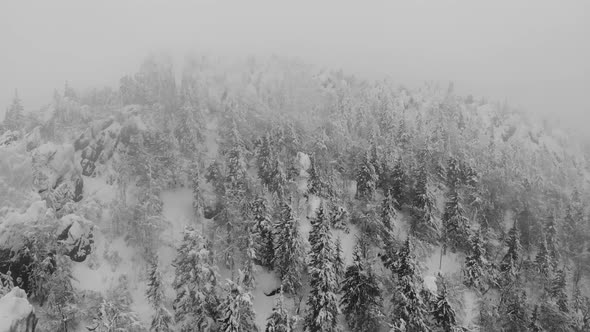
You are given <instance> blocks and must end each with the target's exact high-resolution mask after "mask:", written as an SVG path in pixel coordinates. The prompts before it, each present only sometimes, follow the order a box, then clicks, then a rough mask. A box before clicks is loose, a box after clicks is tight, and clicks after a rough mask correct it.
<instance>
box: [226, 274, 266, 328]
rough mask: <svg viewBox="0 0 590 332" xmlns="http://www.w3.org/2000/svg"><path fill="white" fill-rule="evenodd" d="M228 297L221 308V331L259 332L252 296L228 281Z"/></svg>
mask: <svg viewBox="0 0 590 332" xmlns="http://www.w3.org/2000/svg"><path fill="white" fill-rule="evenodd" d="M226 287H227V295H226V298H225V300H224V301H223V302H222V303H221V304H220V306H219V309H218V310H219V312H220V315H221V317H220V319H219V325H220V326H219V331H222V332H246V331H247V332H258V327H257V326H256V323H255V322H254V319H255V316H256V314H255V313H254V308H253V304H252V294H250V293H249V292H247V291H246V290H244V289H243V288H242V287H241V286H240V285H238V284H236V283H234V282H232V281H231V280H228V281H227V286H226Z"/></svg>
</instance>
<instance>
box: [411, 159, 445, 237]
mask: <svg viewBox="0 0 590 332" xmlns="http://www.w3.org/2000/svg"><path fill="white" fill-rule="evenodd" d="M425 154H426V152H421V154H420V159H421V160H425V159H426V157H425ZM416 177H417V179H416V184H415V188H414V198H413V200H412V207H413V213H412V214H413V218H412V223H411V225H410V233H411V234H412V236H415V237H417V238H419V239H421V240H423V241H427V242H430V243H436V242H437V241H438V240H439V230H438V225H437V222H436V220H435V218H434V209H435V204H434V198H433V197H432V196H431V194H430V193H429V191H428V172H427V170H426V165H425V162H420V164H419V165H418V170H417V174H416Z"/></svg>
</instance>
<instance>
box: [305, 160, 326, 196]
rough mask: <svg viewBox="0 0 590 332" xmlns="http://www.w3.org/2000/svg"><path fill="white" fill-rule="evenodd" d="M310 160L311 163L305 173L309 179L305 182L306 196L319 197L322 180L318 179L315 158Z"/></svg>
mask: <svg viewBox="0 0 590 332" xmlns="http://www.w3.org/2000/svg"><path fill="white" fill-rule="evenodd" d="M310 160H311V163H310V165H309V169H308V171H307V173H308V174H309V178H308V180H307V194H308V195H315V196H319V197H321V196H322V187H323V184H322V180H321V179H320V174H319V170H318V169H317V166H316V161H315V157H311V158H310Z"/></svg>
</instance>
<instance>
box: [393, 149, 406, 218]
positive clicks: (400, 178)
mask: <svg viewBox="0 0 590 332" xmlns="http://www.w3.org/2000/svg"><path fill="white" fill-rule="evenodd" d="M404 187H405V174H404V169H403V165H402V161H401V158H398V160H397V161H396V163H395V165H394V167H393V171H392V172H391V196H392V198H393V202H394V206H395V208H396V209H398V210H400V209H401V208H402V203H403V202H404Z"/></svg>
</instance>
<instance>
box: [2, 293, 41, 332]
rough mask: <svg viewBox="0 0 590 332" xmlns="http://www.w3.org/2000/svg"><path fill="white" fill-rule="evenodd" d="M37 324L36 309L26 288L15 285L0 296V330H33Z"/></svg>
mask: <svg viewBox="0 0 590 332" xmlns="http://www.w3.org/2000/svg"><path fill="white" fill-rule="evenodd" d="M36 324H37V317H36V316H35V309H34V308H33V306H32V305H31V304H30V303H29V301H28V300H27V294H26V293H25V291H24V290H22V289H20V288H18V287H15V288H13V289H12V290H11V291H10V292H9V293H8V294H6V295H4V296H3V297H2V298H0V332H29V331H31V332H32V331H34V330H35V326H36Z"/></svg>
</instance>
